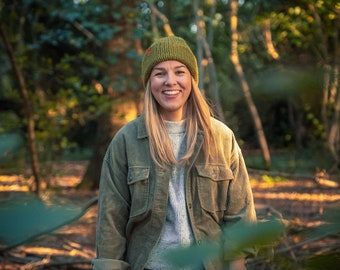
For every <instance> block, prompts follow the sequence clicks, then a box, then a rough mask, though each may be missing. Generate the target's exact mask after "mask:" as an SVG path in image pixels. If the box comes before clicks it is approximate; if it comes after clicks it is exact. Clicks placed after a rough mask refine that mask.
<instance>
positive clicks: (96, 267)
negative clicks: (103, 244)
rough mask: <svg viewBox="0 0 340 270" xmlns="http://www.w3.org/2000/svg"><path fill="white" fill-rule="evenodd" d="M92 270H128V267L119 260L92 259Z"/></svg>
mask: <svg viewBox="0 0 340 270" xmlns="http://www.w3.org/2000/svg"><path fill="white" fill-rule="evenodd" d="M92 267H93V268H92V269H93V270H130V269H131V268H130V265H129V264H128V263H126V262H124V261H121V260H113V259H102V258H98V259H93V260H92Z"/></svg>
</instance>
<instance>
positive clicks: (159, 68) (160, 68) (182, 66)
mask: <svg viewBox="0 0 340 270" xmlns="http://www.w3.org/2000/svg"><path fill="white" fill-rule="evenodd" d="M185 67H186V66H185V65H184V64H183V65H179V66H175V67H174V68H175V69H177V68H185ZM155 69H158V70H164V69H166V68H163V67H157V66H156V67H154V68H153V70H155Z"/></svg>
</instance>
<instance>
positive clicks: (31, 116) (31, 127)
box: [0, 21, 40, 195]
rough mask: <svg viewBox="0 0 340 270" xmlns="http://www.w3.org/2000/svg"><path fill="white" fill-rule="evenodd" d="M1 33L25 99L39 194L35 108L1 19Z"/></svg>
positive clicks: (36, 185)
mask: <svg viewBox="0 0 340 270" xmlns="http://www.w3.org/2000/svg"><path fill="white" fill-rule="evenodd" d="M0 35H1V37H2V39H3V41H4V44H5V47H6V50H7V54H8V57H9V59H10V62H11V64H12V68H13V71H14V74H15V76H16V77H17V79H18V82H19V89H20V96H21V99H22V101H23V106H24V115H25V118H26V121H27V123H26V125H27V143H28V152H29V155H30V159H31V168H32V173H33V177H34V183H35V187H34V188H35V192H36V193H37V194H38V195H39V193H40V176H39V160H38V154H37V150H36V147H35V130H34V127H35V125H34V113H33V108H32V104H31V100H30V97H29V94H28V91H27V87H26V83H25V78H24V76H23V74H22V73H21V69H20V67H19V66H18V64H17V61H16V58H15V56H14V53H13V49H12V46H11V44H10V42H9V41H8V38H7V35H6V33H5V31H4V29H3V27H2V23H1V21H0Z"/></svg>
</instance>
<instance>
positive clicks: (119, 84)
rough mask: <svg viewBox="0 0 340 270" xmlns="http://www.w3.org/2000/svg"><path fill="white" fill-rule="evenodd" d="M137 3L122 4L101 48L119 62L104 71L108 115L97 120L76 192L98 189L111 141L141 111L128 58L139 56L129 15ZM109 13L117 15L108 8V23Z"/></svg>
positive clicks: (138, 85) (132, 65) (131, 60)
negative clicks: (110, 34) (113, 29)
mask: <svg viewBox="0 0 340 270" xmlns="http://www.w3.org/2000/svg"><path fill="white" fill-rule="evenodd" d="M136 3H137V1H125V2H124V5H121V9H122V11H121V14H123V15H122V16H121V19H119V21H114V22H112V23H113V24H114V25H115V26H116V25H119V26H120V31H119V33H116V34H115V35H114V36H113V37H112V39H111V40H109V41H108V42H107V43H106V44H105V47H104V48H103V52H104V53H105V54H107V56H108V57H109V56H110V55H114V56H115V57H117V58H118V59H117V60H118V61H117V64H114V65H113V64H111V65H109V66H108V67H107V68H106V69H105V70H103V73H105V74H106V75H107V77H108V78H109V81H110V82H109V84H108V85H106V86H103V89H104V93H105V94H106V96H107V98H108V100H110V102H111V103H112V106H111V109H110V111H108V112H106V113H103V114H102V115H101V116H100V117H99V118H98V119H97V133H96V134H95V137H94V148H93V155H92V157H91V159H90V162H89V165H88V167H87V170H86V172H85V175H84V177H83V180H82V183H81V184H80V186H79V188H92V189H96V188H98V185H99V180H100V172H101V166H102V162H103V157H104V155H105V152H106V149H107V147H108V145H109V143H110V141H111V140H112V138H113V136H114V135H115V133H116V132H117V131H118V130H119V129H120V128H121V127H122V126H123V125H124V124H126V123H127V122H129V121H131V120H133V119H135V118H136V117H137V116H138V114H139V113H140V111H141V101H142V94H141V93H143V91H141V90H142V85H141V79H140V76H139V66H137V65H136V62H137V60H136V59H135V58H129V57H128V55H129V53H130V52H131V51H134V53H136V54H142V49H141V44H140V41H139V40H135V39H134V34H133V31H134V29H135V24H134V23H133V20H132V19H131V17H130V16H133V14H131V12H132V9H133V8H135V7H136ZM112 5H113V4H112ZM129 8H130V9H131V10H130V11H129V13H128V14H124V11H125V10H127V9H129ZM112 12H118V11H117V7H114V6H111V9H108V13H107V14H109V15H108V16H107V17H108V18H109V19H108V21H112V19H110V18H112V17H110V14H111V13H112ZM103 18H105V15H104V16H103ZM130 54H131V53H130Z"/></svg>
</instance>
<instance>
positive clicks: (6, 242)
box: [0, 195, 96, 251]
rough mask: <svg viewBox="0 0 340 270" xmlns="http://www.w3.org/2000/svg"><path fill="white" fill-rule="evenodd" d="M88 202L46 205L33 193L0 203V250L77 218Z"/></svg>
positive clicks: (82, 212)
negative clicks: (81, 204) (80, 204)
mask: <svg viewBox="0 0 340 270" xmlns="http://www.w3.org/2000/svg"><path fill="white" fill-rule="evenodd" d="M94 199H96V198H94ZM93 202H94V201H93ZM90 204H92V202H91V203H90ZM90 204H87V205H85V206H79V205H76V204H71V203H67V204H58V205H56V204H53V205H47V204H46V203H45V202H44V201H43V200H41V199H40V198H38V197H36V196H33V195H23V196H20V197H15V199H13V200H9V201H5V202H2V203H0V228H1V229H0V251H1V250H6V249H9V248H13V247H16V246H18V245H21V244H23V243H26V242H29V241H30V240H33V239H34V238H36V237H38V236H40V235H43V234H46V233H50V232H52V231H54V230H56V229H58V228H59V227H61V226H63V225H66V224H69V223H71V222H73V221H75V220H77V219H78V218H80V217H81V216H82V215H83V214H84V213H85V211H86V210H87V208H88V206H89V205H90Z"/></svg>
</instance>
